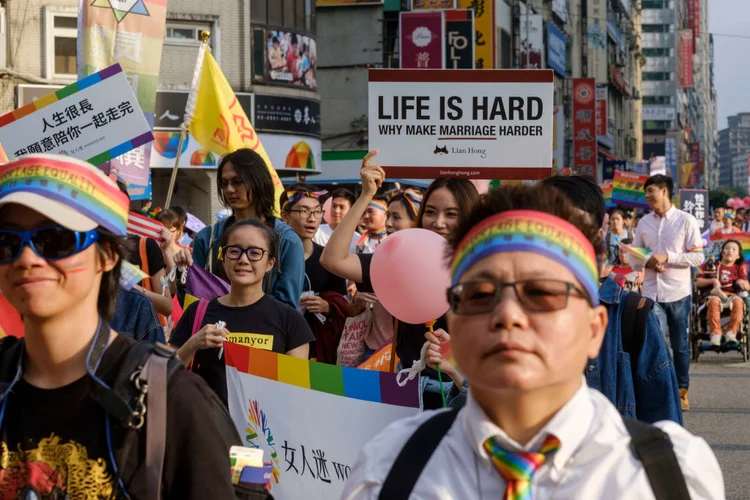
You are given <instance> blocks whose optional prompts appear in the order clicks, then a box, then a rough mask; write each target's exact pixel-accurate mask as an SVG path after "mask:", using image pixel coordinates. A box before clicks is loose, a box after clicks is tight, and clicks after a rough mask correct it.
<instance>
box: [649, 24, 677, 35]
mask: <svg viewBox="0 0 750 500" xmlns="http://www.w3.org/2000/svg"><path fill="white" fill-rule="evenodd" d="M642 29H643V32H644V33H669V32H670V26H669V24H644V25H643V27H642Z"/></svg>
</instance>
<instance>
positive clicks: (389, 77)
mask: <svg viewBox="0 0 750 500" xmlns="http://www.w3.org/2000/svg"><path fill="white" fill-rule="evenodd" d="M553 93H554V84H553V72H552V70H424V69H423V70H398V69H371V70H370V73H369V114H368V116H369V122H368V123H369V146H370V150H374V149H377V150H378V151H379V154H378V156H377V157H376V162H377V163H378V164H379V165H381V166H382V167H383V168H385V171H386V173H387V175H388V177H411V178H436V177H466V178H474V179H542V178H544V177H548V176H549V175H551V173H552V138H553V130H552V118H553V114H554V101H553Z"/></svg>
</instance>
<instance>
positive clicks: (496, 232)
mask: <svg viewBox="0 0 750 500" xmlns="http://www.w3.org/2000/svg"><path fill="white" fill-rule="evenodd" d="M501 252H531V253H536V254H539V255H543V256H545V257H547V258H549V259H552V260H554V261H556V262H558V263H559V264H561V265H563V266H564V267H566V268H567V269H569V270H570V272H571V273H572V274H573V276H575V278H576V279H577V280H578V281H579V282H580V284H581V286H583V288H584V290H586V293H587V294H588V295H589V297H590V299H591V301H592V303H593V304H594V305H598V303H599V301H598V299H597V292H598V289H599V287H598V283H599V273H598V271H597V266H596V253H595V252H594V247H593V246H592V245H591V243H590V242H589V241H588V239H586V237H585V236H584V235H583V233H582V232H581V231H580V230H579V229H578V228H577V227H575V226H574V225H573V224H571V223H570V222H568V221H566V220H563V219H560V218H559V217H555V216H554V215H550V214H547V213H543V212H536V211H533V210H512V211H508V212H502V213H499V214H497V215H493V216H492V217H488V218H487V219H485V220H483V221H482V222H480V223H479V224H477V225H476V226H474V227H473V228H472V229H471V231H469V233H468V234H467V235H466V236H465V237H464V239H463V240H462V241H461V243H459V245H458V247H457V248H456V254H455V256H454V258H453V262H452V264H451V275H452V280H453V284H457V283H458V282H459V281H460V280H461V277H462V276H463V275H464V273H466V271H468V270H469V269H470V268H471V267H472V266H473V265H474V264H476V263H477V262H479V261H480V260H482V259H484V258H485V257H488V256H490V255H493V254H496V253H501Z"/></svg>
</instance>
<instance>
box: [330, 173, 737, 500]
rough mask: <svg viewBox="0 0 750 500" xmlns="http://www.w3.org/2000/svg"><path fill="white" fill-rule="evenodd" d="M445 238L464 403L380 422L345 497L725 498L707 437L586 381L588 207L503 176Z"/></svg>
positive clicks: (591, 260)
mask: <svg viewBox="0 0 750 500" xmlns="http://www.w3.org/2000/svg"><path fill="white" fill-rule="evenodd" d="M579 228H581V229H579ZM449 241H450V249H449V252H448V253H449V255H448V256H447V257H448V259H449V260H450V268H451V272H452V286H451V287H450V288H449V289H448V290H447V294H448V300H449V303H450V307H451V308H450V311H449V312H448V326H449V329H450V332H451V335H452V342H451V345H450V346H445V347H446V349H445V350H444V351H445V354H446V357H450V358H451V359H453V361H454V362H455V363H456V364H457V366H458V367H460V369H461V371H462V373H463V375H464V377H466V380H467V381H468V382H469V384H470V388H469V397H468V401H467V404H466V406H465V407H464V408H462V409H461V410H460V411H458V412H456V411H442V412H424V413H422V414H420V415H418V416H416V417H413V418H409V419H405V420H401V421H398V422H395V423H393V424H391V425H390V426H389V427H387V428H386V429H384V430H383V432H382V433H381V434H380V435H378V436H376V437H375V438H373V440H372V441H371V442H370V443H368V444H367V445H365V447H364V448H363V449H362V452H361V453H360V456H359V459H358V460H357V463H356V464H355V466H354V467H353V470H352V473H351V475H350V476H349V480H348V482H347V484H346V485H345V487H344V492H343V494H342V497H341V498H342V499H346V500H354V499H357V500H365V499H375V498H412V496H411V495H413V498H476V499H479V498H502V499H504V500H529V499H532V498H536V499H544V500H547V499H560V500H563V499H566V500H577V499H587V500H589V499H592V500H594V499H596V500H599V499H607V500H611V499H631V498H638V499H644V498H655V497H656V499H657V500H661V499H664V498H680V499H688V498H692V499H694V500H695V499H723V498H724V482H723V478H722V475H721V470H720V468H719V465H718V463H717V461H716V458H715V456H714V454H713V452H712V451H711V448H710V447H709V446H708V444H707V443H706V442H705V441H704V440H703V439H701V438H699V437H695V436H693V435H691V434H690V433H689V432H688V431H686V430H685V429H684V428H682V427H681V426H679V425H678V424H676V423H674V422H659V423H658V424H656V425H655V426H651V425H649V424H644V423H640V422H636V421H632V420H629V421H625V420H623V418H622V417H621V416H620V414H619V413H618V411H617V409H616V408H615V406H614V405H612V403H610V402H609V400H608V399H607V398H606V397H605V396H603V395H602V394H601V393H599V392H598V391H596V390H594V389H589V388H588V387H587V385H586V379H585V377H584V376H583V371H584V368H585V367H586V364H587V360H588V358H593V357H595V356H596V355H597V352H598V351H599V348H600V346H601V343H602V339H603V336H604V332H605V329H606V326H607V313H606V311H605V308H604V307H603V306H601V305H600V304H599V302H598V298H597V289H598V275H597V265H596V255H597V253H598V251H595V249H598V248H599V247H600V246H601V237H600V235H599V228H598V227H594V225H593V224H592V223H591V221H590V219H589V218H588V216H587V215H586V214H585V213H583V212H581V211H579V210H577V209H576V208H574V207H573V205H572V204H571V203H570V202H569V201H568V199H567V198H566V197H565V196H564V195H562V194H561V193H560V192H558V191H556V190H550V189H547V188H544V187H543V186H533V187H526V186H508V187H505V186H501V187H500V188H498V189H496V190H493V191H490V192H489V193H488V194H487V195H485V196H484V197H483V198H482V200H481V202H480V203H479V204H478V205H477V206H476V207H475V208H474V210H473V211H472V213H471V214H470V215H469V217H467V218H466V219H465V220H464V221H463V222H462V223H460V224H459V226H458V228H457V230H456V231H455V232H454V233H453V234H452V236H451V238H450V240H449ZM631 435H632V436H638V440H634V439H631ZM404 443H406V445H405V446H404ZM644 444H645V446H644ZM634 447H635V449H636V450H637V453H639V454H636V452H634ZM646 459H649V460H646ZM641 460H644V461H643V462H642V461H641ZM428 461H429V466H427V463H428ZM656 462H659V464H658V466H657V467H653V466H654V464H655V463H656ZM646 463H648V464H649V465H648V470H647V469H646V466H645V465H644V464H646ZM654 472H656V473H654ZM659 473H661V474H659ZM665 492H666V493H668V495H667V496H664V493H665Z"/></svg>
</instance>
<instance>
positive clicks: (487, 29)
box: [458, 0, 496, 69]
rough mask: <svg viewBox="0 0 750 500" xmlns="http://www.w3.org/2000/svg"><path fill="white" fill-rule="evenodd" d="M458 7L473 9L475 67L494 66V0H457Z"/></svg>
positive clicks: (485, 67) (489, 67)
mask: <svg viewBox="0 0 750 500" xmlns="http://www.w3.org/2000/svg"><path fill="white" fill-rule="evenodd" d="M458 8H459V9H473V10H474V28H475V39H474V47H475V49H476V50H475V52H474V57H476V63H475V65H474V67H475V68H476V69H492V68H494V67H495V57H496V56H495V51H496V47H495V45H496V44H495V0H481V1H477V0H458Z"/></svg>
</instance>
